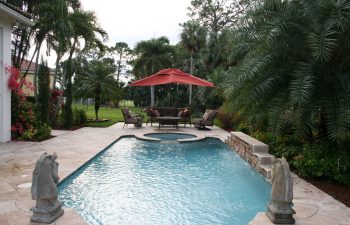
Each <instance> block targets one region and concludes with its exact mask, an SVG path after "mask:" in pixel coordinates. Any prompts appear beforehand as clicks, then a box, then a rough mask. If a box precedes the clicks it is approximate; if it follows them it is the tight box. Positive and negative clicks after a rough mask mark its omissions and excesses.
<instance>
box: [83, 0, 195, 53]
mask: <svg viewBox="0 0 350 225" xmlns="http://www.w3.org/2000/svg"><path fill="white" fill-rule="evenodd" d="M190 2H191V0H81V3H82V6H83V8H84V9H85V10H92V11H94V12H95V14H96V16H97V19H98V22H99V24H100V25H101V27H102V28H103V29H104V30H105V31H107V33H108V35H109V40H108V43H107V44H108V45H109V46H111V45H114V44H115V43H116V42H121V41H122V42H126V43H128V44H129V47H131V48H133V47H134V45H135V44H136V43H137V42H139V41H141V40H148V39H150V38H153V37H156V38H157V37H160V36H162V35H165V36H167V37H168V38H169V39H170V42H171V44H175V43H177V42H178V41H179V35H180V32H181V27H180V26H179V23H183V22H185V21H187V20H189V17H187V15H186V14H187V7H188V6H190Z"/></svg>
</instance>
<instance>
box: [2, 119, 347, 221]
mask: <svg viewBox="0 0 350 225" xmlns="http://www.w3.org/2000/svg"><path fill="white" fill-rule="evenodd" d="M122 126H123V124H122V123H118V124H115V125H113V126H111V127H109V128H82V129H79V130H76V131H53V135H54V136H56V137H54V138H52V139H49V140H47V141H43V142H40V143H37V142H9V143H6V144H0V224H1V225H20V224H35V223H30V222H29V217H30V216H31V214H32V213H31V212H30V210H29V209H30V207H32V206H34V204H35V203H34V201H32V200H31V196H30V186H29V184H30V183H31V179H32V171H33V168H34V164H35V161H36V160H37V159H38V158H39V156H40V155H41V154H42V153H43V152H45V151H46V152H49V153H52V152H56V153H57V155H58V159H57V161H58V162H59V163H60V165H59V175H60V177H61V180H62V179H64V178H65V177H67V176H68V175H69V174H71V173H72V172H74V171H75V170H76V169H78V168H79V167H80V166H82V165H83V164H84V163H85V162H86V161H87V160H89V159H91V158H92V157H93V156H94V155H96V154H97V153H98V152H100V151H101V150H103V149H104V148H106V147H107V146H108V145H110V144H111V143H112V142H114V141H115V140H117V139H118V138H120V137H122V136H124V135H136V136H142V135H143V134H145V133H151V132H169V131H171V132H186V133H191V134H194V135H196V136H197V137H199V138H204V137H206V136H210V137H217V138H219V139H221V140H222V141H225V140H226V139H227V138H228V137H229V135H230V134H229V133H227V132H226V131H224V130H222V129H220V128H217V127H214V128H213V129H212V130H211V131H198V130H196V129H195V128H193V127H191V128H189V127H186V128H183V127H182V126H181V127H179V130H178V131H176V129H173V128H169V129H165V128H162V129H161V130H159V129H158V127H157V126H154V127H151V126H147V127H143V128H141V129H136V128H134V127H133V126H131V125H129V127H128V128H125V129H123V128H122ZM293 202H294V204H295V209H296V215H295V216H294V217H295V218H296V224H300V225H301V224H302V225H304V224H314V225H323V224H324V225H336V224H342V225H345V224H350V222H349V221H350V209H349V208H347V207H346V206H345V205H343V204H342V203H339V202H338V201H336V200H334V199H333V198H332V197H330V196H329V195H327V194H325V193H324V192H322V191H320V190H319V189H317V188H315V187H314V186H313V185H311V184H309V183H307V182H305V181H303V180H302V179H300V178H298V177H297V176H295V177H294V201H293ZM54 224H57V225H66V224H86V223H85V222H84V221H83V220H82V219H81V218H80V216H79V215H78V214H77V213H76V212H75V211H74V210H72V209H65V214H64V215H63V216H62V217H61V218H59V219H58V220H57V221H56V222H55V223H54ZM249 224H251V225H256V224H271V223H270V222H269V221H268V220H267V219H266V217H265V215H264V214H263V213H259V214H258V215H257V216H256V217H255V218H254V219H253V220H252V221H251V222H250V223H249Z"/></svg>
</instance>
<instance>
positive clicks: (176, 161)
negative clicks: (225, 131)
mask: <svg viewBox="0 0 350 225" xmlns="http://www.w3.org/2000/svg"><path fill="white" fill-rule="evenodd" d="M270 191H271V187H270V185H269V184H268V183H267V182H265V181H264V179H263V177H262V176H261V175H259V174H257V173H256V172H255V171H253V170H252V169H251V168H250V166H249V165H248V164H247V163H246V162H245V161H243V160H242V159H241V158H239V157H238V156H237V155H236V154H235V153H234V151H232V150H230V149H229V148H228V147H227V146H226V145H225V144H224V143H223V142H221V141H220V140H217V139H214V138H206V139H205V140H203V141H196V142H187V143H177V142H174V143H171V144H169V143H167V142H165V143H163V142H147V141H142V140H138V139H136V138H131V137H128V138H122V139H120V140H118V141H117V142H115V143H114V144H113V145H112V146H111V147H109V148H108V149H106V151H104V152H103V153H102V154H99V155H98V156H97V157H95V158H94V159H93V160H92V161H90V162H89V163H87V164H86V165H85V166H84V167H83V168H82V169H80V170H79V171H77V172H76V173H74V174H73V175H71V176H70V177H68V179H66V180H65V181H64V182H63V183H61V184H60V185H59V198H60V200H61V201H64V204H65V207H69V208H74V209H75V210H76V211H77V212H78V213H79V214H80V215H81V216H82V217H83V218H84V219H85V221H87V222H88V223H89V224H106V225H107V224H108V225H109V224H152V225H153V224H162V225H163V224H231V225H235V224H236V225H243V224H247V223H248V222H249V221H250V220H251V219H252V218H253V217H254V216H255V215H256V213H257V212H262V211H265V209H266V205H267V203H268V201H269V196H270Z"/></svg>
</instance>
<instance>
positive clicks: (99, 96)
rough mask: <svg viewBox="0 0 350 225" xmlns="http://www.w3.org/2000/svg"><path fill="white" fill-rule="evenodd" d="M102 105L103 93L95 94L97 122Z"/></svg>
mask: <svg viewBox="0 0 350 225" xmlns="http://www.w3.org/2000/svg"><path fill="white" fill-rule="evenodd" d="M100 105H101V93H98V92H97V93H95V116H96V121H98V110H99V109H100Z"/></svg>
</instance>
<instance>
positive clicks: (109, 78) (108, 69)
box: [77, 58, 119, 120]
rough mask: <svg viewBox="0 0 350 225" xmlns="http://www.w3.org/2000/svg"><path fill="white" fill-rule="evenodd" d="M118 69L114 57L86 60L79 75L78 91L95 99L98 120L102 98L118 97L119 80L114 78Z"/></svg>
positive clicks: (81, 94)
mask: <svg viewBox="0 0 350 225" xmlns="http://www.w3.org/2000/svg"><path fill="white" fill-rule="evenodd" d="M116 69H117V68H116V66H115V64H114V60H113V59H111V58H104V59H96V60H91V61H88V62H86V64H85V65H84V66H83V68H82V71H81V73H80V74H78V75H77V76H78V77H79V78H78V79H79V83H80V87H79V88H78V89H77V93H79V94H80V96H83V97H86V98H88V97H94V99H95V115H96V120H98V110H99V109H100V105H101V100H102V99H103V98H104V99H107V98H116V97H117V96H116V95H117V94H118V93H119V86H118V82H117V80H116V79H115V78H114V73H115V71H116Z"/></svg>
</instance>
